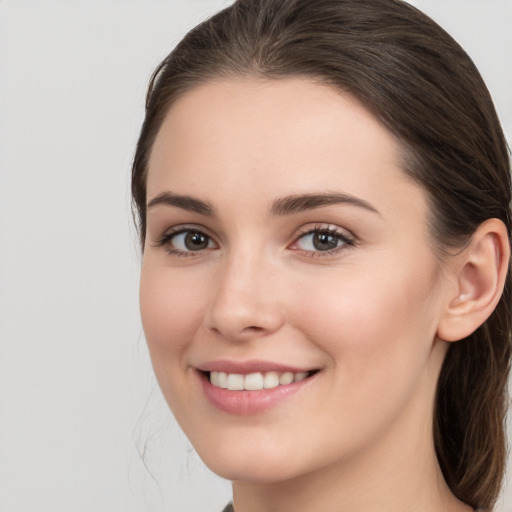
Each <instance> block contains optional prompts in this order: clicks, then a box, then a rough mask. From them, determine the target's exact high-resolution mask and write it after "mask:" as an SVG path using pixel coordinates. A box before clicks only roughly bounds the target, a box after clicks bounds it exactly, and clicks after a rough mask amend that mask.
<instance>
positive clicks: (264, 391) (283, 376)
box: [196, 363, 321, 416]
mask: <svg viewBox="0 0 512 512" xmlns="http://www.w3.org/2000/svg"><path fill="white" fill-rule="evenodd" d="M209 366H210V370H206V369H205V368H204V367H203V368H202V369H199V368H196V370H198V371H196V375H197V376H198V377H199V382H200V384H201V387H202V389H203V393H204V395H205V396H206V398H207V399H208V400H209V401H210V403H211V404H212V405H214V406H215V407H216V408H218V409H220V410H221V411H224V412H226V413H229V414H234V415H241V416H247V415H253V414H258V413H262V412H264V411H266V410H268V409H272V408H274V407H276V406H277V405H278V404H280V403H281V402H283V401H285V400H287V399H290V398H291V397H292V396H293V395H295V394H296V393H298V392H299V391H300V390H302V389H305V388H309V387H310V385H311V384H312V383H313V381H316V380H317V377H318V375H319V374H320V373H321V371H320V370H317V369H315V370H310V371H306V370H302V369H298V368H295V369H293V368H290V367H285V366H283V367H282V368H276V366H277V367H278V366H280V365H279V364H275V365H274V364H272V366H274V368H271V366H270V364H268V363H267V364H261V363H247V364H226V363H218V364H215V363H214V364H210V365H209ZM212 366H213V367H216V368H215V369H213V368H211V367H212ZM255 366H259V368H258V370H259V371H257V368H255ZM292 370H294V371H292Z"/></svg>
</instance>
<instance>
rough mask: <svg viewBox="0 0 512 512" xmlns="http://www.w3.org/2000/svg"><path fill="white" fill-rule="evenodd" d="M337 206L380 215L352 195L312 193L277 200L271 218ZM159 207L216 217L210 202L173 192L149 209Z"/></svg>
mask: <svg viewBox="0 0 512 512" xmlns="http://www.w3.org/2000/svg"><path fill="white" fill-rule="evenodd" d="M335 204H349V205H352V206H357V207H359V208H363V209H365V210H368V211H370V212H373V213H377V214H379V215H380V213H379V211H378V210H377V209H376V208H375V207H374V206H372V205H371V204H370V203H368V202H367V201H365V200H363V199H360V198H358V197H355V196H352V195H350V194H345V193H341V192H333V193H312V194H295V195H290V196H286V197H282V198H279V199H276V200H275V201H274V202H273V203H272V206H271V208H270V215H271V216H279V217H281V216H286V215H293V214H294V213H300V212H304V211H308V210H314V209H315V208H321V207H322V206H330V205H335ZM158 205H164V206H173V207H175V208H180V209H182V210H186V211H190V212H195V213H199V214H201V215H206V216H209V217H213V216H215V208H214V207H213V205H212V204H211V203H209V202H208V201H203V200H201V199H197V198H194V197H191V196H187V195H185V196H183V195H178V194H174V193H172V192H163V193H161V194H159V195H157V196H156V197H154V198H153V199H151V201H149V203H148V204H147V208H148V209H150V208H154V207H155V206H158Z"/></svg>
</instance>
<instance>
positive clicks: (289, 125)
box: [147, 78, 424, 207]
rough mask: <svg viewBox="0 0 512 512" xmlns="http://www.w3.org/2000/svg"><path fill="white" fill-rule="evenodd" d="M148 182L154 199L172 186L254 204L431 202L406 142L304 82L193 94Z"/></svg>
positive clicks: (178, 106)
mask: <svg viewBox="0 0 512 512" xmlns="http://www.w3.org/2000/svg"><path fill="white" fill-rule="evenodd" d="M147 186H148V199H150V198H151V197H154V196H155V195H157V194H158V193H161V192H162V191H163V190H173V191H176V192H177V193H186V194H191V195H194V196H204V199H210V196H212V194H213V195H215V196H216V197H213V200H214V201H215V199H218V200H219V201H230V202H233V201H235V202H236V200H237V199H239V198H241V197H244V198H245V199H246V201H245V204H246V206H247V204H249V203H250V199H251V198H254V196H256V195H258V196H259V197H267V198H268V199H270V198H271V197H272V196H280V195H287V194H293V193H296V194H298V193H308V192H311V191H312V190H313V191H326V190H333V189H336V190H340V191H343V192H345V193H349V194H352V195H356V196H363V197H364V199H365V200H367V201H370V202H377V203H383V202H384V203H386V202H389V199H390V197H395V196H397V197H399V196H400V195H401V194H404V193H406V194H409V196H410V193H411V192H413V193H414V194H416V196H417V197H415V199H417V200H418V201H419V203H423V200H424V197H423V191H422V190H421V189H420V188H419V187H418V186H417V185H416V184H415V183H413V182H412V181H411V180H410V178H408V177H407V176H406V175H405V173H404V172H403V171H402V170H401V168H400V147H399V144H398V143H397V141H396V140H395V138H394V137H393V135H392V134H391V133H390V132H389V131H388V130H386V129H385V128H384V127H383V126H382V125H381V124H380V122H379V121H378V120H377V119H376V118H375V117H374V116H373V115H372V114H371V113H370V112H368V111H367V110H366V109H365V108H364V107H363V106H362V105H361V104H360V103H359V102H358V101H357V100H356V99H354V98H353V97H352V96H350V95H348V94H344V93H342V92H340V91H338V90H336V89H334V88H332V87H329V86H327V85H324V84H320V83H317V82H314V81H313V80H307V79H301V78H293V79H283V80H257V79H254V78H244V79H242V78H240V79H230V80H222V81H214V82H209V83H206V84H204V85H201V86H199V87H197V88H195V89H192V90H191V91H189V92H188V93H186V94H185V95H184V96H182V97H181V98H180V99H179V100H178V101H176V102H175V103H174V104H173V105H172V107H171V109H170V110H169V112H168V114H167V116H166V118H165V120H164V122H163V125H162V127H161V129H160V131H159V133H158V135H157V138H156V141H155V144H154V147H153V150H152V153H151V157H150V161H149V172H148V184H147ZM410 189H414V190H410ZM206 196H208V197H206ZM418 201H416V205H417V204H418ZM406 206H407V205H405V204H404V205H403V207H406ZM409 206H414V205H409Z"/></svg>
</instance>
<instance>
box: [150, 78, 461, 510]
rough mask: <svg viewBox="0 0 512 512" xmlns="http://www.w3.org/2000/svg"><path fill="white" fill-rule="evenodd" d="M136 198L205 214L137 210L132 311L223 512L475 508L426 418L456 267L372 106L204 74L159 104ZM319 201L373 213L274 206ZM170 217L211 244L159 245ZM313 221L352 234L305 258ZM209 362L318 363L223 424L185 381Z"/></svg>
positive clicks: (306, 89) (293, 83)
mask: <svg viewBox="0 0 512 512" xmlns="http://www.w3.org/2000/svg"><path fill="white" fill-rule="evenodd" d="M147 190H148V194H147V197H148V202H150V201H151V200H152V199H153V198H155V197H157V196H159V195H160V194H162V193H167V192H172V193H173V194H179V195H183V196H192V197H194V198H197V199H200V200H202V201H205V202H208V203H209V204H210V205H211V206H212V207H213V208H214V210H215V215H213V216H212V215H205V214H204V213H200V212H194V211H188V210H185V209H183V208H180V207H177V206H169V205H165V204H158V205H155V206H153V207H150V208H149V209H148V220H147V238H146V241H145V251H144V257H143V264H142V275H141V289H140V302H141V313H142V320H143V324H144V330H145V334H146V338H147V342H148V346H149V350H150V354H151V358H152V363H153V367H154V370H155V373H156V376H157V378H158V381H159V384H160V387H161V389H162V391H163V394H164V396H165V398H166V400H167V402H168V404H169V406H170V407H171V409H172V411H173V413H174V415H175V417H176V419H177V421H178V422H179V423H180V425H181V427H182V428H183V430H184V431H185V433H186V434H187V436H188V437H189V439H190V440H191V442H192V444H193V445H194V447H195V448H196V450H197V452H198V453H199V455H200V456H201V458H202V459H203V460H204V462H205V463H206V464H207V465H208V466H209V467H210V468H211V469H212V470H213V471H214V472H216V473H218V474H219V475H221V476H223V477H225V478H228V479H230V480H233V483H234V503H235V508H236V510H237V512H257V511H263V510H264V511H274V510H275V511H278V510H279V511H280V512H283V511H284V512H287V511H292V510H293V511H295V512H300V511H306V510H307V511H311V510H322V511H323V512H330V511H333V512H334V511H340V510H347V511H349V510H350V511H351V512H363V511H364V512H369V511H375V510H379V511H380V512H381V511H389V512H391V511H393V512H400V511H404V512H405V511H410V510H415V511H417V512H434V511H436V512H438V511H440V510H443V511H453V512H459V511H460V512H462V511H468V510H470V508H469V507H467V506H466V505H464V504H462V503H461V502H460V501H458V500H457V499H456V498H455V497H454V496H453V494H452V493H451V492H450V490H449V489H448V487H447V486H446V484H445V482H444V479H443V477H442V474H441V472H440V469H439V466H438V463H437V460H436V457H435V452H434V448H433V440H432V427H431V424H432V417H433V403H434V394H435V386H436V382H437V378H438V375H439V371H440V367H441V364H442V361H443V359H444V356H445V353H446V349H447V346H448V343H447V342H446V341H442V340H441V339H440V338H439V337H438V335H437V334H438V330H439V327H440V325H441V323H442V322H443V319H444V318H445V316H446V311H447V309H448V308H449V307H450V305H451V304H453V296H454V294H455V293H456V288H457V277H456V276H455V273H454V271H453V268H455V266H453V265H452V266H450V264H449V263H448V264H446V263H441V260H440V258H439V257H438V255H437V254H436V251H435V250H434V249H433V243H432V241H431V240H430V235H429V231H428V227H427V216H428V206H427V198H426V194H425V192H424V191H423V189H422V188H421V187H420V186H419V185H417V184H416V183H414V182H413V181H411V180H410V179H409V178H408V177H407V176H406V175H405V174H404V173H403V171H402V170H401V168H400V148H399V145H398V144H397V142H396V140H395V139H394V138H393V136H392V135H391V134H390V133H389V132H388V131H387V130H386V129H385V128H383V127H382V125H380V124H379V122H378V121H377V120H376V119H375V118H374V117H373V116H372V115H371V114H370V113H369V112H367V111H366V110H365V109H364V108H363V107H362V106H361V105H360V104H359V103H358V102H357V101H356V100H354V99H353V98H351V97H350V96H348V95H344V94H342V93H340V92H339V91H336V90H333V89H331V88H329V87H327V86H324V85H321V84H318V83H315V82H313V81H309V80H305V79H286V80H279V81H272V82H270V81H261V80H257V79H252V78H246V79H242V78H240V79H235V78H233V79H230V80H224V81H217V82H210V83H207V84H205V85H202V86H200V87H197V88H195V89H193V90H192V91H190V92H188V93H186V94H185V95H184V96H183V97H181V98H180V99H179V100H178V101H177V102H176V103H174V105H173V106H172V107H171V109H170V111H169V113H168V115H167V117H166V119H165V121H164V123H163V126H162V127H161V129H160V131H159V134H158V136H157V139H156V141H155V144H154V147H153V150H152V154H151V158H150V162H149V173H148V181H147ZM326 192H329V193H343V194H349V195H350V196H353V197H356V198H358V199H360V200H362V201H364V202H365V203H366V204H368V205H371V209H368V208H365V207H362V206H360V205H356V204H350V203H340V204H331V205H326V206H322V207H318V208H314V209H309V210H307V211H300V212H295V213H290V214H287V215H271V214H270V213H269V211H270V208H271V204H272V203H273V202H274V201H275V200H276V199H279V198H282V197H286V196H290V195H299V194H311V193H326ZM372 209H373V210H375V211H372ZM183 226H187V227H189V228H190V229H192V230H193V229H198V230H200V231H201V232H203V233H205V234H206V235H208V237H209V238H208V239H207V240H208V244H207V247H206V248H205V249H202V250H199V251H191V250H187V249H186V247H185V248H184V246H183V244H182V242H183V240H182V238H183V237H181V238H179V237H176V236H175V237H174V238H173V239H171V240H167V242H166V243H165V244H164V245H161V244H160V245H159V244H158V241H159V240H161V239H162V237H164V235H165V234H166V233H168V232H169V229H170V228H182V227H183ZM319 227H320V228H325V227H330V228H331V229H336V230H337V231H338V232H339V233H341V234H342V235H344V236H349V237H350V239H351V240H352V242H353V243H352V244H345V243H343V241H341V239H340V241H337V242H336V243H338V247H337V248H336V251H335V252H333V251H331V252H329V251H319V250H318V249H316V248H315V247H314V246H312V244H311V236H309V237H308V236H304V235H303V234H304V232H305V231H308V230H310V229H315V228H319ZM336 240H338V239H336ZM214 359H229V360H235V361H240V360H250V359H263V360H267V361H279V362H285V363H287V364H290V365H294V366H299V367H307V368H311V369H313V368H314V369H319V370H320V372H319V373H318V374H317V375H316V377H315V379H314V381H311V383H310V384H309V385H307V386H304V387H303V388H302V389H301V391H300V392H298V393H296V394H295V395H293V396H291V397H289V398H287V399H286V400H285V401H284V402H282V403H280V404H279V405H278V406H277V407H273V408H270V409H269V410H266V411H264V412H261V413H258V414H256V415H250V416H237V415H233V414H229V413H226V412H223V411H220V410H219V409H217V408H216V407H215V406H213V405H212V404H211V403H210V402H209V400H208V399H207V398H206V397H205V395H204V393H203V391H202V388H201V386H200V385H199V382H198V378H197V372H196V369H195V368H196V367H197V366H199V365H200V364H202V363H204V362H205V361H211V360H214Z"/></svg>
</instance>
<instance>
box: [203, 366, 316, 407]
mask: <svg viewBox="0 0 512 512" xmlns="http://www.w3.org/2000/svg"><path fill="white" fill-rule="evenodd" d="M197 373H198V375H199V378H200V380H201V384H202V387H203V391H204V394H205V395H206V397H207V398H208V399H209V400H210V402H211V403H212V404H213V405H215V407H217V408H218V409H220V410H221V411H224V412H227V413H229V414H236V415H238V416H250V415H252V414H257V413H260V412H263V411H266V410H268V409H271V408H272V407H275V406H276V405H278V404H280V403H281V402H283V401H284V400H286V399H287V398H289V397H291V396H292V395H295V393H297V392H299V391H300V390H301V389H303V388H304V387H306V386H308V385H309V384H310V383H311V381H312V380H313V379H315V377H316V375H318V373H315V374H314V375H311V376H309V377H307V378H305V379H303V380H301V381H299V382H292V383H291V384H287V385H281V386H277V387H275V388H271V389H259V390H257V391H231V390H229V389H224V388H219V387H217V386H214V385H213V384H212V383H211V382H210V380H209V378H208V376H207V375H205V374H204V373H201V372H197Z"/></svg>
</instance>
